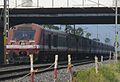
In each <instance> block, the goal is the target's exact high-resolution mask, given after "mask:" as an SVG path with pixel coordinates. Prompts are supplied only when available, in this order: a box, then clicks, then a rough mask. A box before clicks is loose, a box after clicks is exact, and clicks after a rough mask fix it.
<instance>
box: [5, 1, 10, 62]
mask: <svg viewBox="0 0 120 82" xmlns="http://www.w3.org/2000/svg"><path fill="white" fill-rule="evenodd" d="M8 30H9V0H4V62H5V63H6V39H7V37H8Z"/></svg>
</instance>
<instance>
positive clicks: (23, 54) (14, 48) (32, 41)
mask: <svg viewBox="0 0 120 82" xmlns="http://www.w3.org/2000/svg"><path fill="white" fill-rule="evenodd" d="M40 31H41V30H40V28H38V25H36V24H20V25H16V26H14V27H11V28H10V30H9V32H8V39H7V45H6V56H7V61H8V62H9V63H25V62H29V55H30V54H33V55H34V60H37V54H38V53H39V45H38V44H39V39H40V38H39V35H40Z"/></svg>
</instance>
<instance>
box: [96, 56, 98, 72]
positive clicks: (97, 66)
mask: <svg viewBox="0 0 120 82" xmlns="http://www.w3.org/2000/svg"><path fill="white" fill-rule="evenodd" d="M95 70H96V73H98V57H97V56H95Z"/></svg>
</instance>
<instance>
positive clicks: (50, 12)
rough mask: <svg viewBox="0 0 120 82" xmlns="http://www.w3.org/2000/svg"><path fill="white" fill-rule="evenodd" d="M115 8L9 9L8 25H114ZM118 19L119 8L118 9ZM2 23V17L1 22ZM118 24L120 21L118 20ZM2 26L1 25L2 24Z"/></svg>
mask: <svg viewBox="0 0 120 82" xmlns="http://www.w3.org/2000/svg"><path fill="white" fill-rule="evenodd" d="M113 9H115V8H113V7H112V8H106V7H91V8H90V7H89V8H25V9H22V8H21V9H18V8H17V9H10V25H15V24H20V23H38V24H115V10H113ZM0 12H2V9H0ZM118 19H120V8H118ZM1 22H3V16H2V21H1ZM118 23H119V24H120V21H119V20H118ZM2 24H3V23H2Z"/></svg>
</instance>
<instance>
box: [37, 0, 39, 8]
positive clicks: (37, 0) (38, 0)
mask: <svg viewBox="0 0 120 82" xmlns="http://www.w3.org/2000/svg"><path fill="white" fill-rule="evenodd" d="M38 7H39V0H37V8H38Z"/></svg>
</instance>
